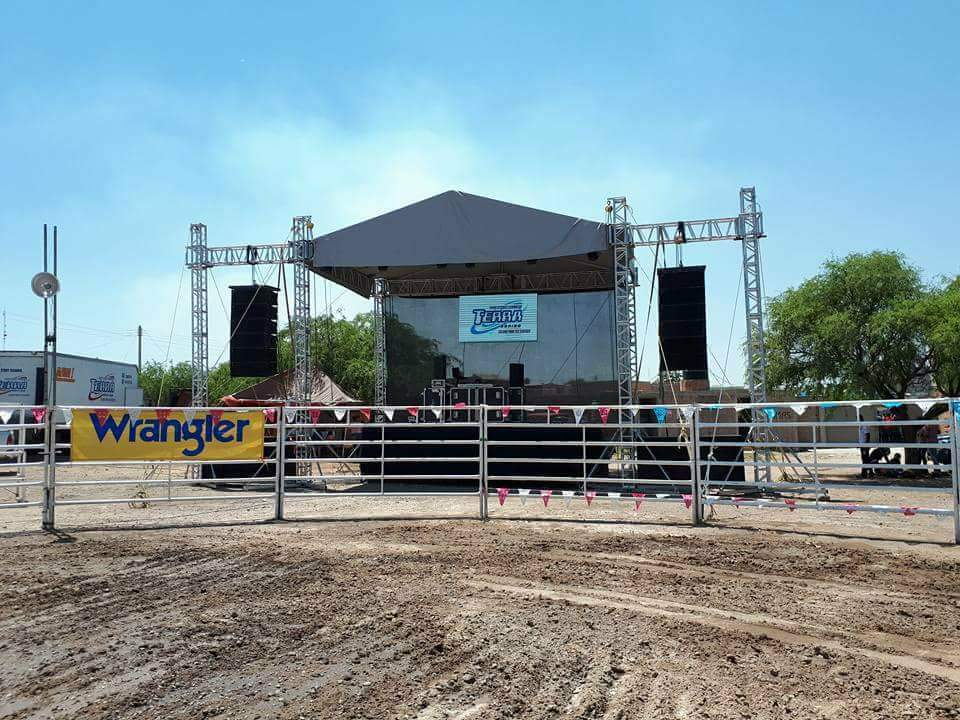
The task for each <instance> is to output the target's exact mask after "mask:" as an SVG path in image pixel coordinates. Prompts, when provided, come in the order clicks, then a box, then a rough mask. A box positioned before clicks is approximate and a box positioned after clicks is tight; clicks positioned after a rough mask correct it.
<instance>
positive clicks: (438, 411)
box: [430, 408, 443, 420]
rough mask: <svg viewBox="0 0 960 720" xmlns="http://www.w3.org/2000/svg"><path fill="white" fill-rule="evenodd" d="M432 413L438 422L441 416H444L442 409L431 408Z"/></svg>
mask: <svg viewBox="0 0 960 720" xmlns="http://www.w3.org/2000/svg"><path fill="white" fill-rule="evenodd" d="M430 411H431V412H432V413H433V416H434V417H435V418H436V419H437V420H439V419H440V416H441V415H443V409H442V408H430Z"/></svg>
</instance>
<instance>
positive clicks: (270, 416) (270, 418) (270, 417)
mask: <svg viewBox="0 0 960 720" xmlns="http://www.w3.org/2000/svg"><path fill="white" fill-rule="evenodd" d="M263 417H264V418H266V421H267V422H268V423H275V422H276V421H277V409H276V408H264V409H263Z"/></svg>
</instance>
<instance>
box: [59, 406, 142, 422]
mask: <svg viewBox="0 0 960 720" xmlns="http://www.w3.org/2000/svg"><path fill="white" fill-rule="evenodd" d="M134 420H136V418H134ZM63 422H64V423H66V424H67V425H69V424H70V423H72V422H73V410H71V409H70V408H63Z"/></svg>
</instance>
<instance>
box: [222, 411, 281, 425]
mask: <svg viewBox="0 0 960 720" xmlns="http://www.w3.org/2000/svg"><path fill="white" fill-rule="evenodd" d="M210 417H212V418H213V421H214V422H215V423H218V422H220V420H221V419H222V418H223V410H219V409H218V410H211V411H210ZM273 417H274V418H276V417H277V411H276V409H274V411H273Z"/></svg>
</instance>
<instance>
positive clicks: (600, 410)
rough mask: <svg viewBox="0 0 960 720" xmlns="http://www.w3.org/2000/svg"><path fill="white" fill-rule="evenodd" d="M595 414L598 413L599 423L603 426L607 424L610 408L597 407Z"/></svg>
mask: <svg viewBox="0 0 960 720" xmlns="http://www.w3.org/2000/svg"><path fill="white" fill-rule="evenodd" d="M597 412H598V413H600V422H602V423H603V424H604V425H606V424H607V418H608V417H610V408H608V407H598V408H597Z"/></svg>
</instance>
